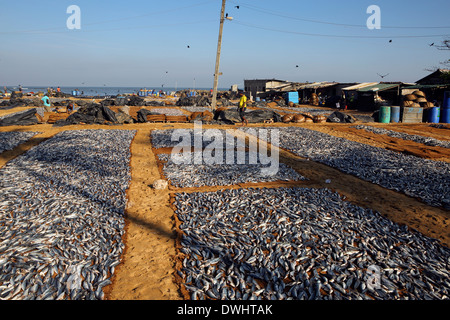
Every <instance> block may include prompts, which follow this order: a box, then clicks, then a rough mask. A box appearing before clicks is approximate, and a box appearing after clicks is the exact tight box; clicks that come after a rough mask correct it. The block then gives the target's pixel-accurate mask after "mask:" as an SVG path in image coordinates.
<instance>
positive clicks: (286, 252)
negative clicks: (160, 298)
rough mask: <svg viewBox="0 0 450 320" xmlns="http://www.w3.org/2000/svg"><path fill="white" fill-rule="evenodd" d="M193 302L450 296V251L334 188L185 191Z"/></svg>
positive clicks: (186, 273)
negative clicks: (335, 191)
mask: <svg viewBox="0 0 450 320" xmlns="http://www.w3.org/2000/svg"><path fill="white" fill-rule="evenodd" d="M175 206H176V208H177V209H176V213H177V215H178V218H179V219H180V220H181V222H182V223H181V225H180V229H181V231H182V238H181V245H182V247H181V249H180V250H181V252H182V254H183V255H182V259H183V260H182V268H181V270H178V275H179V276H180V277H181V278H182V279H183V281H184V286H185V288H186V289H187V290H188V292H189V294H190V295H191V299H193V300H198V299H222V300H228V299H230V300H234V299H236V300H239V299H242V300H246V299H250V300H253V299H262V300H266V299H267V300H271V299H275V300H281V299H302V300H303V299H310V300H314V299H325V300H341V299H356V300H358V299H383V300H387V299H411V300H414V299H419V300H424V299H449V297H450V281H449V278H450V272H449V268H448V266H449V263H450V249H448V248H446V247H444V246H442V245H440V244H439V243H438V241H436V240H434V239H431V238H427V237H425V236H423V235H422V234H420V233H418V232H415V231H413V230H409V229H408V227H407V226H400V225H397V224H395V223H393V222H392V221H390V220H388V219H386V218H384V217H382V216H381V215H380V214H379V213H377V212H373V211H372V210H370V209H363V208H361V207H358V206H355V205H353V204H351V203H349V202H346V201H343V199H342V198H341V197H340V196H339V195H338V194H337V193H334V192H332V191H330V190H328V189H308V188H279V189H260V190H256V189H237V190H222V191H218V192H208V193H177V194H176V196H175Z"/></svg>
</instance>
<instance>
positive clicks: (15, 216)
mask: <svg viewBox="0 0 450 320" xmlns="http://www.w3.org/2000/svg"><path fill="white" fill-rule="evenodd" d="M134 135H135V131H128V130H79V131H65V132H62V133H58V134H57V135H55V136H54V137H52V138H51V139H49V140H46V141H45V142H42V143H41V144H39V145H37V146H35V147H33V148H32V149H30V150H29V151H28V152H26V153H24V154H23V155H21V156H19V157H17V158H15V159H14V160H11V161H9V162H8V163H7V164H6V165H5V166H4V167H3V168H1V169H0V299H5V300H9V299H18V300H22V299H72V300H74V299H76V300H79V299H102V298H104V293H103V287H104V286H106V285H108V284H110V283H111V280H110V278H111V276H112V275H113V274H114V270H115V267H116V266H117V265H118V264H119V263H120V256H121V253H122V251H123V249H124V243H123V241H122V236H123V234H124V226H125V221H124V210H125V205H126V194H125V192H126V190H127V189H128V186H129V182H130V180H131V173H130V166H129V161H130V157H131V154H130V144H131V141H132V139H133V137H134Z"/></svg>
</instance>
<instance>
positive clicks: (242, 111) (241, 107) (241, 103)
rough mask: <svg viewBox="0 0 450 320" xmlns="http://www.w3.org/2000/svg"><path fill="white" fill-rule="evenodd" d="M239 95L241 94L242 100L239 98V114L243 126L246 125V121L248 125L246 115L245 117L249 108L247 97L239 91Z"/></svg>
mask: <svg viewBox="0 0 450 320" xmlns="http://www.w3.org/2000/svg"><path fill="white" fill-rule="evenodd" d="M239 96H240V100H239V108H238V111H239V116H240V117H241V121H242V126H244V122H245V124H246V125H248V120H247V119H245V117H244V115H245V110H246V109H247V97H246V96H245V94H243V93H242V92H241V93H239Z"/></svg>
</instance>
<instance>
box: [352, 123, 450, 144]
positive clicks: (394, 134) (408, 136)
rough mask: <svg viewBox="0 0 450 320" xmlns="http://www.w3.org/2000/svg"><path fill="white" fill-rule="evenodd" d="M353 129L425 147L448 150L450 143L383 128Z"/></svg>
mask: <svg viewBox="0 0 450 320" xmlns="http://www.w3.org/2000/svg"><path fill="white" fill-rule="evenodd" d="M353 128H356V129H358V130H366V131H368V132H373V133H376V134H384V135H387V136H389V137H393V138H399V139H403V140H410V141H414V142H417V143H422V144H425V145H427V146H432V147H442V148H450V141H443V140H438V139H435V138H431V137H424V136H420V135H416V134H408V133H403V132H398V131H393V130H388V129H384V128H377V127H372V126H364V125H358V126H354V127H353Z"/></svg>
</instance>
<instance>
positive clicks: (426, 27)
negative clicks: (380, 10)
mask: <svg viewBox="0 0 450 320" xmlns="http://www.w3.org/2000/svg"><path fill="white" fill-rule="evenodd" d="M230 2H234V1H230ZM234 3H237V2H234ZM239 6H240V7H245V8H247V9H250V10H254V11H258V12H261V13H265V14H268V15H272V16H278V17H282V18H286V19H292V20H297V21H304V22H311V23H318V24H326V25H332V26H340V27H353V28H364V29H367V25H359V24H347V23H336V22H329V21H321V20H315V19H306V18H299V17H293V16H289V15H285V14H283V13H279V12H276V11H273V10H268V9H264V8H260V7H257V6H253V5H246V4H242V3H240V4H239ZM383 28H384V29H450V26H425V27H412V26H384V25H383Z"/></svg>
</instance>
